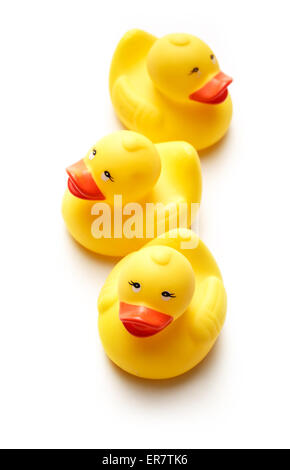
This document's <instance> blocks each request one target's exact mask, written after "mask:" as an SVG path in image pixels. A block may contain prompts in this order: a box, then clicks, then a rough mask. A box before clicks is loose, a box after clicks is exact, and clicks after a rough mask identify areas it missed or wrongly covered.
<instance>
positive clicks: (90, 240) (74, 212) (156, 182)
mask: <svg viewBox="0 0 290 470" xmlns="http://www.w3.org/2000/svg"><path fill="white" fill-rule="evenodd" d="M67 173H68V176H69V178H68V189H67V190H66V192H65V195H64V199H63V204H62V214H63V218H64V220H65V223H66V225H67V228H68V230H69V232H70V233H71V235H72V236H73V237H74V238H75V240H77V241H78V242H79V243H80V244H81V245H83V246H85V247H86V248H88V249H89V250H91V251H94V252H95V253H100V254H103V255H109V256H124V255H125V254H127V253H129V252H131V251H134V250H137V249H139V248H140V247H141V246H143V245H144V244H145V243H146V242H148V240H149V239H153V238H154V237H156V235H157V234H160V233H164V232H165V231H167V230H168V229H169V228H175V227H177V226H187V227H188V226H190V225H191V223H192V221H193V218H194V216H195V213H194V211H196V209H197V208H196V207H195V206H194V208H193V209H192V203H193V204H195V205H196V206H198V204H199V202H200V198H201V168H200V161H199V157H198V154H197V152H196V150H195V149H194V148H193V147H192V146H191V145H190V144H188V143H186V142H168V143H162V144H156V145H155V144H153V143H152V142H151V141H150V140H149V139H148V138H146V137H144V136H142V135H141V134H138V133H136V132H132V131H126V130H123V131H117V132H114V133H113V134H110V135H108V136H106V137H104V138H102V139H101V140H100V141H99V142H97V143H96V145H94V146H93V147H92V148H91V149H90V150H89V151H88V153H87V154H86V156H85V157H84V159H82V160H80V161H79V162H77V163H76V164H74V165H71V166H70V167H68V168H67ZM160 206H162V209H160ZM148 214H149V215H148ZM182 214H183V215H182ZM181 216H182V217H183V220H186V223H184V225H181V224H180V218H181Z"/></svg>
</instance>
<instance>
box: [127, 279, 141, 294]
mask: <svg viewBox="0 0 290 470" xmlns="http://www.w3.org/2000/svg"><path fill="white" fill-rule="evenodd" d="M129 284H130V286H132V290H133V291H134V292H139V291H140V290H141V285H140V283H139V282H134V281H129Z"/></svg>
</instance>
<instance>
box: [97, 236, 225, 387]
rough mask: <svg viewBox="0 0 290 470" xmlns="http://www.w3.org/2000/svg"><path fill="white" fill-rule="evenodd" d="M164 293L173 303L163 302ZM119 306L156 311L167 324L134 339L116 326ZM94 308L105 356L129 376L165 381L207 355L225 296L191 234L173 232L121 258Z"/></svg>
mask: <svg viewBox="0 0 290 470" xmlns="http://www.w3.org/2000/svg"><path fill="white" fill-rule="evenodd" d="M190 246H191V248H190ZM162 258H163V259H162ZM131 279H133V280H134V281H138V282H139V283H140V284H141V286H142V287H141V290H140V292H133V291H132V289H131V286H130V285H129V284H128V281H130V280H131ZM164 289H166V290H169V291H173V292H174V293H175V294H176V298H172V299H170V300H169V301H168V302H164V300H162V298H161V296H160V292H162V291H163V290H164ZM120 302H126V303H128V304H133V305H143V306H146V307H149V308H152V309H155V310H158V311H160V312H163V313H165V314H168V315H171V316H173V321H172V323H171V324H170V325H169V326H167V327H166V328H164V329H163V330H162V331H161V332H159V333H157V334H155V335H154V336H150V337H146V338H138V337H136V336H133V335H132V334H130V333H129V332H128V331H127V330H126V329H125V327H124V326H123V324H122V322H121V321H120V319H119V303H120ZM98 309H99V332H100V336H101V340H102V343H103V346H104V349H105V351H106V354H107V355H108V357H109V358H110V359H111V360H112V361H113V362H114V363H115V364H117V365H118V366H119V367H121V368H122V369H124V370H125V371H127V372H129V373H130V374H133V375H136V376H138V377H143V378H148V379H165V378H170V377H175V376H177V375H180V374H183V373H184V372H186V371H188V370H190V369H191V368H193V367H194V366H195V365H196V364H198V363H199V362H200V361H201V360H202V359H203V358H204V357H205V356H206V355H207V353H208V352H209V351H210V349H211V348H212V346H213V345H214V343H215V341H216V339H217V337H218V335H219V333H220V331H221V328H222V326H223V323H224V320H225V315H226V293H225V289H224V285H223V281H222V277H221V273H220V271H219V268H218V266H217V264H216V262H215V260H214V258H213V256H212V255H211V253H210V252H209V250H208V249H207V247H206V246H205V245H204V243H203V242H202V241H201V240H200V239H199V238H198V237H197V235H195V234H194V233H193V232H192V231H191V230H188V229H179V230H174V231H171V232H167V233H165V234H163V235H161V236H160V237H158V238H156V239H154V240H152V241H151V242H149V243H148V244H147V245H146V246H144V247H143V248H141V249H140V250H139V251H138V252H135V253H131V254H130V255H128V256H126V257H125V258H123V259H122V260H121V261H120V262H119V263H118V264H117V265H116V266H115V268H114V269H113V270H112V272H111V274H110V275H109V276H108V278H107V280H106V282H105V284H104V286H103V288H102V290H101V292H100V296H99V301H98Z"/></svg>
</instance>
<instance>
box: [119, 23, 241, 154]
mask: <svg viewBox="0 0 290 470" xmlns="http://www.w3.org/2000/svg"><path fill="white" fill-rule="evenodd" d="M231 82H232V79H231V78H230V77H228V76H227V75H225V74H224V73H223V72H221V70H220V67H219V64H218V61H217V58H216V56H215V55H214V53H213V51H212V50H211V48H210V47H208V46H207V45H206V44H205V43H204V42H203V41H201V40H200V39H199V38H197V37H195V36H192V35H190V34H168V35H167V36H164V37H163V38H161V39H157V38H156V37H155V36H152V35H151V34H148V33H146V32H145V31H141V30H138V29H133V30H131V31H128V32H127V33H126V34H125V36H124V37H123V38H122V39H121V41H120V42H119V44H118V46H117V48H116V51H115V53H114V56H113V59H112V64H111V70H110V93H111V99H112V103H113V106H114V108H115V110H116V113H117V115H118V117H119V119H120V120H121V121H122V123H123V124H124V125H125V126H126V127H127V128H128V129H132V130H134V131H137V132H141V133H142V134H144V135H145V136H147V137H148V138H149V139H151V140H152V142H166V141H170V140H185V141H186V142H189V143H191V144H192V145H193V146H194V147H195V148H196V149H197V150H200V149H204V148H206V147H209V146H210V145H213V144H214V143H215V142H217V141H218V140H220V139H221V138H222V137H223V135H224V134H225V133H226V131H227V129H228V127H229V125H230V121H231V117H232V102H231V98H230V96H229V94H228V86H229V84H230V83H231Z"/></svg>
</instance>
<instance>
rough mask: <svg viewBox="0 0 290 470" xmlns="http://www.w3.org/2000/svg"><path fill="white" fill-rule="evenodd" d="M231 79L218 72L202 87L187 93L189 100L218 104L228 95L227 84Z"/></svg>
mask: <svg viewBox="0 0 290 470" xmlns="http://www.w3.org/2000/svg"><path fill="white" fill-rule="evenodd" d="M232 81H233V79H232V78H231V77H229V76H228V75H226V74H225V73H223V72H219V73H218V74H217V75H215V76H214V77H213V78H212V79H211V80H210V81H209V82H207V83H206V84H205V85H204V86H203V87H202V88H200V89H199V90H197V91H195V92H194V93H191V95H189V99H190V100H194V101H198V102H200V103H206V104H219V103H222V102H223V101H225V99H226V97H227V96H228V86H229V85H230V84H231V83H232Z"/></svg>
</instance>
